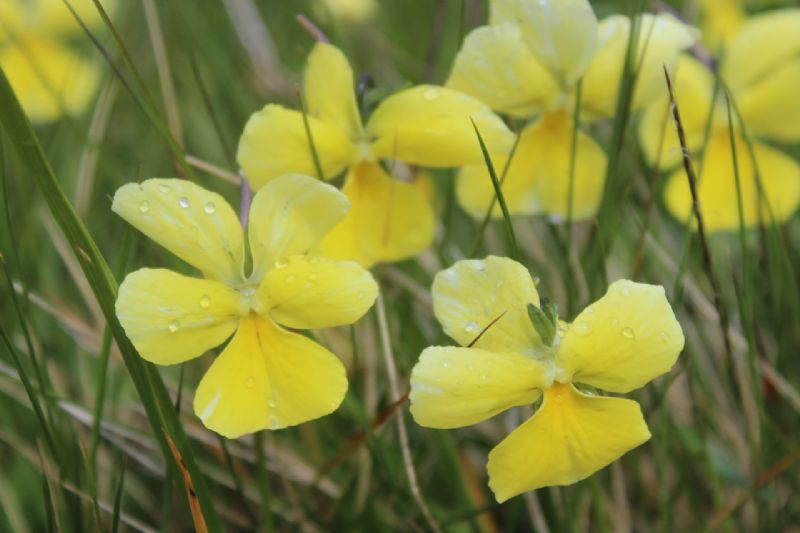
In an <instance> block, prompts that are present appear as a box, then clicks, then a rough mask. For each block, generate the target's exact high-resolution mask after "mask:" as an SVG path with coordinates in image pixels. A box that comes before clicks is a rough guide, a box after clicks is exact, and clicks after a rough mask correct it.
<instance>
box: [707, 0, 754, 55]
mask: <svg viewBox="0 0 800 533" xmlns="http://www.w3.org/2000/svg"><path fill="white" fill-rule="evenodd" d="M698 4H699V7H700V28H701V29H702V30H703V33H702V35H703V42H704V43H705V44H706V47H707V48H708V50H711V51H717V50H722V49H723V47H726V46H727V44H728V43H730V42H731V41H732V40H733V39H734V37H735V36H736V34H737V33H738V32H739V30H740V29H741V27H742V25H743V24H744V22H745V20H746V19H745V12H744V10H743V9H742V7H743V6H742V4H743V2H742V0H700V1H699V2H698Z"/></svg>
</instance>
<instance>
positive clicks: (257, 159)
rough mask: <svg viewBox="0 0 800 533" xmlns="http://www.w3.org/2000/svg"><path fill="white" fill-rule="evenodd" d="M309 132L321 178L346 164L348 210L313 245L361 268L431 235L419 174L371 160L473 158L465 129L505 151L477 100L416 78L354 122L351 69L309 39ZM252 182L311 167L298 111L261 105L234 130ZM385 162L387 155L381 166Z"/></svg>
mask: <svg viewBox="0 0 800 533" xmlns="http://www.w3.org/2000/svg"><path fill="white" fill-rule="evenodd" d="M303 89H304V98H305V102H306V105H307V109H308V115H307V118H308V124H309V128H310V131H311V139H312V141H313V143H314V148H315V149H316V152H317V154H318V156H319V163H320V166H321V167H322V172H323V174H324V177H325V178H327V179H330V178H333V177H335V176H336V175H338V174H340V173H341V172H342V171H344V170H347V169H349V172H348V174H347V177H346V179H345V185H344V187H343V191H344V193H345V194H346V195H347V196H348V197H349V198H350V200H351V201H352V203H353V209H352V210H351V212H350V214H349V215H348V216H347V217H346V219H345V220H344V221H343V222H342V225H341V227H337V228H336V229H335V230H334V231H333V232H332V233H331V235H330V236H329V237H328V238H327V239H325V240H324V241H323V242H322V243H321V244H320V250H321V251H322V252H324V253H325V254H327V255H329V256H331V257H336V258H346V259H354V260H356V261H358V262H360V263H361V264H362V265H365V266H370V265H372V264H373V263H376V262H380V261H394V260H397V259H403V258H406V257H411V256H413V255H416V254H417V253H419V252H420V251H421V250H422V249H424V248H425V247H427V246H428V244H429V243H430V241H431V239H432V238H433V230H434V217H433V211H432V208H431V206H430V201H429V199H428V197H427V192H426V191H427V189H428V185H427V183H426V178H425V177H424V175H417V176H416V178H415V179H413V180H412V181H411V182H406V181H403V180H399V179H395V177H394V176H390V175H389V174H388V173H387V172H386V171H385V170H384V169H383V167H381V165H380V164H379V161H380V160H383V159H389V160H395V159H397V160H400V161H404V162H406V163H410V164H413V165H423V166H430V167H447V166H458V165H463V164H467V163H470V164H473V163H480V162H481V161H483V158H482V156H481V151H480V149H479V145H478V141H477V137H476V135H475V131H474V129H473V127H472V124H471V122H470V118H472V119H473V120H474V121H475V123H476V124H477V126H478V128H479V130H480V132H481V134H482V135H483V137H484V139H485V140H486V142H487V144H488V145H489V146H491V147H493V148H494V149H495V150H498V151H503V150H505V151H508V149H509V148H510V147H511V144H512V143H513V136H512V134H511V132H510V131H509V130H508V129H507V128H506V126H505V124H503V122H502V120H500V118H499V117H497V116H496V115H494V113H492V112H491V110H490V109H489V108H488V107H486V106H485V105H484V104H482V103H481V102H479V101H478V100H476V99H475V98H472V97H470V96H467V95H465V94H462V93H459V92H457V91H454V90H452V89H446V88H443V87H436V86H433V85H422V86H418V87H413V88H410V89H405V90H402V91H399V92H397V93H395V94H393V95H392V96H390V97H389V98H387V99H386V100H385V101H384V102H382V103H381V104H380V105H379V106H378V107H377V108H376V109H375V110H374V111H373V112H372V114H371V115H370V117H369V119H368V120H367V122H366V124H362V122H361V117H360V113H359V110H358V106H357V103H356V95H355V91H354V86H353V71H352V69H351V68H350V65H349V63H348V62H347V59H346V58H345V56H344V54H342V52H341V51H339V49H337V48H336V47H334V46H332V45H330V44H325V43H317V45H316V46H315V47H314V49H313V51H312V52H311V55H310V56H309V58H308V64H307V66H306V70H305V79H304V86H303ZM237 158H238V161H239V164H240V165H241V166H242V169H243V170H244V172H245V175H246V176H247V179H248V181H249V182H250V183H251V184H252V185H253V187H255V188H258V187H261V186H262V185H264V184H265V183H267V182H268V181H269V180H271V179H274V178H275V177H276V176H280V175H281V174H284V173H286V172H302V173H304V174H309V175H314V174H315V173H316V170H315V163H314V160H313V158H312V151H311V147H310V146H309V139H308V135H307V134H306V130H305V127H304V124H303V115H302V113H301V112H300V111H294V110H289V109H286V108H284V107H282V106H279V105H275V104H269V105H267V106H266V107H264V108H263V109H262V110H261V111H258V112H257V113H255V114H253V115H252V116H251V117H250V120H249V121H248V122H247V125H246V126H245V128H244V133H243V134H242V138H241V140H240V142H239V150H238V155H237ZM392 166H393V164H392V163H390V164H389V167H392Z"/></svg>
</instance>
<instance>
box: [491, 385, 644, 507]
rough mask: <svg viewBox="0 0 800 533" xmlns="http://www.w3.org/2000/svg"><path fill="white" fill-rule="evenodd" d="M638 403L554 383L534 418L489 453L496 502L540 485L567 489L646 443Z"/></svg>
mask: <svg viewBox="0 0 800 533" xmlns="http://www.w3.org/2000/svg"><path fill="white" fill-rule="evenodd" d="M649 439H650V431H649V430H648V429H647V424H646V423H645V421H644V418H643V417H642V411H641V408H640V407H639V404H638V403H636V402H634V401H633V400H626V399H622V398H606V397H600V396H589V395H586V394H583V393H580V392H578V391H577V390H575V389H574V388H573V387H572V385H561V384H556V385H553V387H551V388H550V389H548V390H546V391H545V393H544V401H543V402H542V405H541V407H540V408H539V410H538V411H537V412H536V413H535V414H534V415H533V417H532V418H531V419H530V420H528V421H527V422H525V423H524V424H522V425H521V426H520V427H518V428H517V429H516V430H514V431H513V432H512V433H511V435H509V436H508V437H506V439H505V440H503V441H502V442H501V443H500V444H499V445H498V446H497V447H496V448H495V449H493V450H492V451H491V453H489V464H488V465H487V468H488V470H489V487H491V489H492V491H493V492H494V495H495V497H496V498H497V501H499V502H504V501H506V500H508V499H509V498H512V497H514V496H517V495H518V494H522V493H523V492H527V491H529V490H535V489H538V488H542V487H548V486H552V485H571V484H572V483H575V482H576V481H580V480H581V479H585V478H587V477H589V476H591V475H592V474H594V473H595V472H597V471H598V470H600V469H602V468H604V467H605V466H607V465H608V464H610V463H612V462H614V461H616V460H617V459H619V458H620V457H622V455H624V454H625V453H626V452H628V451H630V450H632V449H634V448H636V447H637V446H639V445H641V444H643V443H645V442H647V441H648V440H649Z"/></svg>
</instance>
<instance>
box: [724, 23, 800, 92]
mask: <svg viewBox="0 0 800 533" xmlns="http://www.w3.org/2000/svg"><path fill="white" fill-rule="evenodd" d="M799 27H800V9H796V8H795V9H775V10H772V11H768V12H766V13H763V14H761V15H757V16H755V17H751V18H750V19H748V20H747V22H745V24H744V26H742V29H741V30H740V31H739V33H737V34H736V38H735V39H734V40H733V41H732V42H731V43H730V46H728V47H727V48H726V49H725V58H724V60H723V63H722V65H721V67H720V72H721V73H722V77H723V78H724V79H725V81H726V82H727V83H728V84H729V85H730V87H731V90H732V91H733V92H734V94H741V92H742V91H743V90H744V89H746V88H748V87H750V86H751V85H753V84H754V83H756V82H758V81H760V80H761V79H762V78H763V77H765V76H767V75H769V74H771V73H773V72H774V71H775V70H776V69H777V68H778V67H780V66H781V65H783V64H784V63H786V62H787V61H789V60H790V59H792V58H797V56H798V54H800V32H798V31H797V28H799Z"/></svg>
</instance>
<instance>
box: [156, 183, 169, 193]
mask: <svg viewBox="0 0 800 533" xmlns="http://www.w3.org/2000/svg"><path fill="white" fill-rule="evenodd" d="M158 192H160V193H161V194H167V193H168V192H169V187H167V186H166V185H164V184H161V185H159V186H158Z"/></svg>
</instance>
